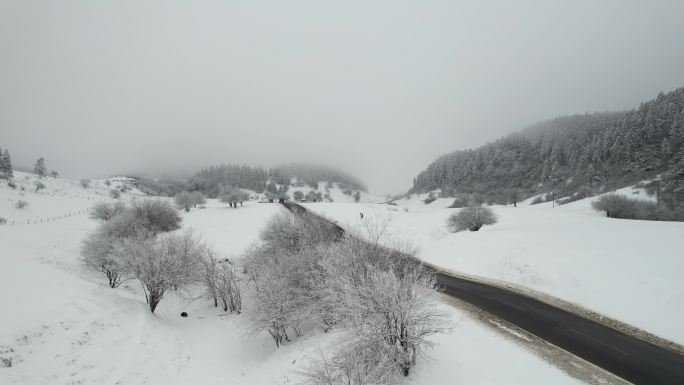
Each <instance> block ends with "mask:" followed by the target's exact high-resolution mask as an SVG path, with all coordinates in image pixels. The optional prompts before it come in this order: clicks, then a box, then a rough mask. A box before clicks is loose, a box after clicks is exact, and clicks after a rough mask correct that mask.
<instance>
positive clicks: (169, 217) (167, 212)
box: [124, 199, 182, 234]
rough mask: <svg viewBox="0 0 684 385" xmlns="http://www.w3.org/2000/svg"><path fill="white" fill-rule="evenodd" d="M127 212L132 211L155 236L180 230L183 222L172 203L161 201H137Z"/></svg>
mask: <svg viewBox="0 0 684 385" xmlns="http://www.w3.org/2000/svg"><path fill="white" fill-rule="evenodd" d="M125 211H131V212H132V213H133V215H134V217H135V218H137V219H138V220H139V221H140V222H141V223H143V225H144V227H145V228H146V229H147V230H149V231H151V232H152V233H155V234H156V233H162V232H167V231H173V230H177V229H179V228H180V223H181V220H182V219H181V217H180V216H179V215H178V213H177V212H176V209H175V208H174V207H173V206H172V205H171V203H169V202H168V201H165V200H161V199H137V200H135V201H133V203H132V204H131V206H130V208H128V209H127V210H125ZM125 211H124V212H125Z"/></svg>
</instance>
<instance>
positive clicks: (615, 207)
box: [591, 193, 684, 221]
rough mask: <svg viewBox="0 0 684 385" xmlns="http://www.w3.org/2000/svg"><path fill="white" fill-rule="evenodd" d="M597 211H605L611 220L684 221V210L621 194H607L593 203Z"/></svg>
mask: <svg viewBox="0 0 684 385" xmlns="http://www.w3.org/2000/svg"><path fill="white" fill-rule="evenodd" d="M591 205H592V207H593V208H594V210H596V211H604V212H605V213H606V216H607V217H609V218H620V219H640V220H647V221H684V209H682V208H681V207H667V206H664V205H660V206H659V205H658V204H656V203H655V202H650V201H646V200H642V199H635V198H629V197H626V196H624V195H620V194H615V193H611V194H605V195H602V196H600V197H599V198H598V199H596V200H595V201H593V202H592V203H591Z"/></svg>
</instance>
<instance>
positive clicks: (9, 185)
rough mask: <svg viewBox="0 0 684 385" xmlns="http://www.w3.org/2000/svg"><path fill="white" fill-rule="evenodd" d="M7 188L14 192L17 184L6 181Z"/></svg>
mask: <svg viewBox="0 0 684 385" xmlns="http://www.w3.org/2000/svg"><path fill="white" fill-rule="evenodd" d="M7 187H9V188H11V189H12V190H16V188H17V184H16V183H14V181H13V180H8V181H7Z"/></svg>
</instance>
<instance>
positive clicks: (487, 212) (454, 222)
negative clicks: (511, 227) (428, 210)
mask: <svg viewBox="0 0 684 385" xmlns="http://www.w3.org/2000/svg"><path fill="white" fill-rule="evenodd" d="M496 222H497V218H496V214H494V211H492V209H490V208H489V207H486V206H483V205H476V204H472V205H469V206H468V207H466V208H463V209H461V210H460V211H459V212H457V213H454V214H452V215H451V216H450V217H449V219H448V220H447V225H448V227H449V228H450V229H451V231H453V232H458V231H463V230H470V231H478V230H480V228H482V226H484V225H492V224H494V223H496Z"/></svg>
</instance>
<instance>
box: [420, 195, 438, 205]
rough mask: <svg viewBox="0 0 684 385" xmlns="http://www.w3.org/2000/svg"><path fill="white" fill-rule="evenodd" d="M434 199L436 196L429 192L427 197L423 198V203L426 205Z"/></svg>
mask: <svg viewBox="0 0 684 385" xmlns="http://www.w3.org/2000/svg"><path fill="white" fill-rule="evenodd" d="M436 200H437V197H436V196H435V194H433V193H430V194H428V196H427V198H425V199H423V203H425V204H426V205H429V204H430V203H432V202H434V201H436Z"/></svg>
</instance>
